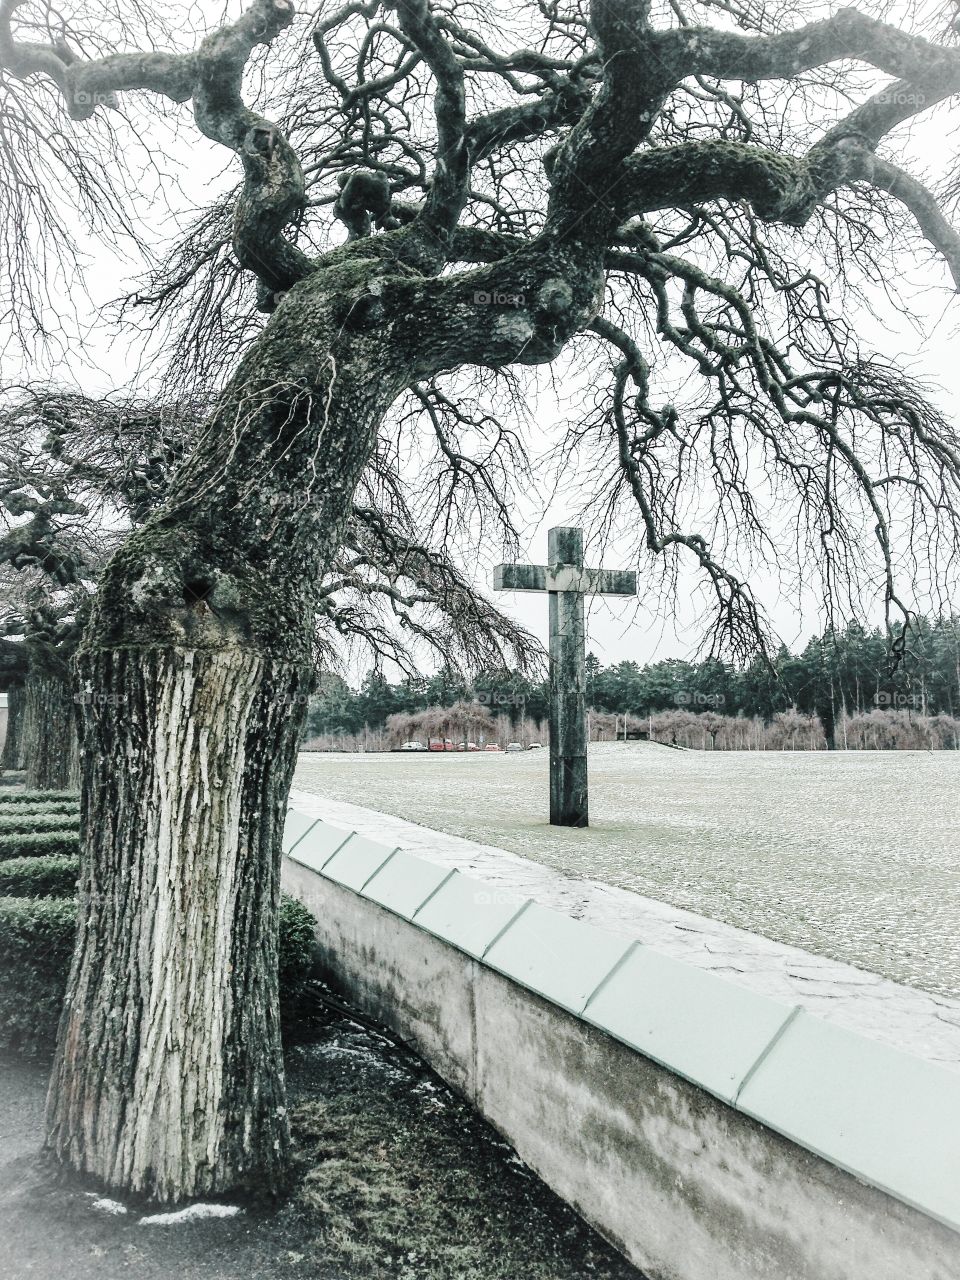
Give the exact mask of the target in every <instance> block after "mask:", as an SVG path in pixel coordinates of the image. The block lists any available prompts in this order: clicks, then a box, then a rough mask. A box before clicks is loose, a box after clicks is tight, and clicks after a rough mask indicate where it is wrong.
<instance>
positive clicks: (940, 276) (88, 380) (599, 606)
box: [0, 112, 960, 662]
mask: <svg viewBox="0 0 960 1280" xmlns="http://www.w3.org/2000/svg"><path fill="white" fill-rule="evenodd" d="M956 118H960V117H958V116H957V113H956V112H955V113H953V116H952V117H948V116H946V115H945V114H943V113H941V114H940V115H938V116H937V118H936V119H935V121H933V122H931V123H930V124H922V125H919V126H917V127H916V128H915V130H914V138H913V142H912V146H911V153H912V154H913V155H914V156H916V157H918V158H919V159H920V161H921V163H922V164H923V166H924V167H925V168H927V169H928V171H929V173H930V175H931V176H936V175H937V173H938V170H939V169H940V167H941V166H942V164H943V163H944V161H945V156H946V154H947V153H948V150H950V149H952V148H953V147H954V145H955V144H957V145H960V144H958V143H957V140H956V139H955V138H953V139H949V141H948V129H949V127H950V126H951V124H952V122H953V120H954V119H956ZM77 127H80V128H82V127H83V126H82V125H81V126H77ZM174 160H175V162H176V163H177V164H178V165H179V166H180V169H181V178H182V185H183V187H184V188H185V189H186V191H187V192H188V193H189V194H190V195H191V196H192V197H194V198H195V199H198V200H199V201H200V202H202V201H203V197H204V194H205V192H206V191H208V190H211V189H219V188H220V186H221V185H222V183H223V180H224V179H223V176H222V175H223V170H224V165H225V163H227V164H229V161H228V160H227V161H225V157H224V154H223V153H222V152H221V151H219V150H217V149H215V148H213V147H212V145H211V144H208V143H206V142H205V141H204V140H203V139H202V138H200V137H199V136H193V135H191V136H190V139H189V144H187V143H184V144H182V145H181V146H179V147H178V148H177V150H176V153H175V155H174ZM164 194H165V195H166V196H167V197H169V205H171V206H173V207H176V205H177V204H178V203H180V200H181V197H180V196H179V195H178V194H176V193H175V192H173V191H167V192H165V193H164ZM160 208H161V204H158V209H160ZM168 219H169V215H168V214H163V215H162V216H160V217H159V218H158V230H159V228H160V227H164V226H165V227H167V228H169V225H170V224H169V220H168ZM87 243H88V249H89V253H90V255H91V261H92V264H93V269H92V270H91V271H90V273H89V280H90V287H91V290H92V293H93V296H92V298H91V308H90V314H89V318H88V323H86V324H85V325H84V326H83V332H84V340H83V341H82V342H81V343H80V344H72V345H71V346H70V348H69V351H68V352H67V355H66V358H65V360H64V361H63V362H62V363H59V362H58V364H57V366H56V367H55V368H51V367H50V366H49V365H48V364H46V363H45V362H44V361H42V360H40V359H39V358H38V359H37V360H36V361H34V362H31V363H30V364H28V365H27V366H24V365H23V364H22V363H20V362H19V360H17V359H16V358H15V357H14V356H12V355H11V353H10V352H9V351H8V352H7V355H6V358H5V359H4V360H3V361H2V363H0V368H2V370H3V375H4V379H5V380H7V379H10V378H18V377H38V376H43V375H48V374H51V373H52V374H53V375H54V376H55V377H56V378H57V379H58V380H59V381H64V382H69V383H72V384H74V385H76V386H77V387H79V388H81V389H83V390H85V391H88V392H91V393H101V392H103V391H105V390H108V389H110V388H112V387H117V386H124V385H129V384H130V383H131V381H132V380H134V379H135V377H136V367H137V354H136V350H137V349H136V347H135V346H134V345H132V344H131V343H130V342H129V340H128V338H127V336H126V335H125V334H124V333H123V332H122V331H119V330H118V329H117V328H116V327H115V325H114V324H113V323H112V321H111V320H110V318H109V316H110V312H109V308H108V304H110V303H111V302H112V301H113V300H114V299H115V298H117V297H118V296H120V295H122V294H123V293H124V292H126V290H127V289H128V288H129V287H130V286H131V285H132V283H133V281H134V279H135V276H136V271H137V265H138V264H136V263H131V262H129V261H125V260H124V259H123V258H122V257H121V256H120V255H119V254H117V253H115V252H113V251H111V250H109V249H107V248H104V247H103V246H99V245H97V244H96V243H95V242H93V241H88V242H87ZM911 271H912V275H911V278H910V280H909V281H908V282H905V283H904V282H901V284H902V287H903V288H904V289H905V291H906V293H907V296H908V297H909V298H910V299H911V300H912V305H911V307H910V308H909V309H908V312H907V313H905V314H902V315H898V314H896V313H895V312H891V310H890V307H889V304H888V303H887V302H886V301H885V300H880V301H879V302H878V310H879V311H880V313H881V314H882V315H883V316H884V317H885V321H886V328H885V329H882V328H881V327H880V325H879V324H878V323H877V322H875V321H874V320H872V319H871V318H870V317H869V316H867V315H863V316H857V317H855V319H856V321H857V325H858V328H859V331H860V333H861V335H862V337H863V339H864V341H865V342H866V344H867V345H869V346H872V347H874V348H875V349H876V350H877V351H879V352H882V353H883V354H884V355H886V356H888V357H890V358H894V359H898V360H900V361H901V362H903V363H904V364H906V366H907V367H908V368H910V369H911V371H912V372H914V373H915V374H916V375H918V376H920V377H922V378H923V379H925V380H927V381H930V382H934V383H936V384H938V385H939V387H940V388H941V390H940V393H939V395H938V399H939V401H940V404H941V407H942V408H943V409H944V410H946V411H947V412H948V413H950V412H953V411H955V407H956V406H958V405H960V356H958V350H960V348H958V345H957V338H956V323H957V317H958V315H960V312H958V309H957V308H958V306H960V302H958V301H951V299H950V295H949V290H948V289H947V287H946V277H945V274H944V273H942V272H939V271H938V270H937V269H936V268H935V267H933V268H931V269H930V270H929V271H927V272H922V271H920V270H918V269H917V267H916V264H911ZM878 298H879V289H878ZM531 410H532V414H533V417H534V419H535V420H536V422H537V423H538V424H540V425H541V426H542V428H543V431H544V435H545V436H548V435H550V434H551V427H552V426H553V424H555V423H556V422H557V421H558V418H559V415H560V408H559V406H558V404H557V401H556V398H555V396H554V395H553V394H552V392H551V390H550V382H549V379H547V378H544V379H542V381H541V392H540V393H539V395H538V397H537V399H536V400H535V401H534V403H532V404H531ZM574 501H575V496H570V497H568V498H564V497H563V496H560V497H558V498H556V499H554V501H553V502H552V503H551V504H550V505H549V506H548V507H547V509H546V510H543V511H541V510H540V509H539V506H540V504H539V502H538V501H537V500H535V499H532V498H528V499H527V507H528V509H524V510H522V512H521V524H523V525H524V526H525V527H526V528H527V529H528V536H527V537H526V539H525V543H526V545H525V547H524V551H523V554H522V558H524V559H527V560H529V561H532V562H537V563H543V562H544V561H545V558H546V531H547V529H548V528H549V527H550V526H551V525H553V524H565V523H569V522H570V518H571V512H572V509H573V506H572V504H573V502H574ZM587 532H588V534H589V530H588V531H587ZM497 558H498V557H497V555H496V550H495V549H493V548H487V549H485V550H484V552H483V553H482V562H481V563H480V564H479V565H478V566H477V575H478V579H479V580H481V581H482V580H486V581H487V582H488V583H489V573H490V570H491V568H492V564H493V562H494V561H495V560H496V559H497ZM604 565H605V567H609V568H615V567H632V566H631V565H630V560H629V556H628V554H627V551H626V548H625V549H624V554H623V555H618V549H617V546H616V545H613V546H609V547H608V548H607V550H606V553H605V556H604ZM764 590H765V591H766V594H764ZM760 593H761V597H762V599H763V603H764V604H766V605H767V607H768V608H769V610H770V613H771V615H772V618H773V620H774V623H775V625H776V627H777V628H778V630H779V632H780V633H781V635H782V638H783V639H785V640H786V641H787V642H788V643H791V644H796V643H798V642H802V641H803V640H804V639H806V638H807V637H808V636H809V635H810V634H811V633H812V632H813V631H814V630H816V629H817V628H818V626H819V622H820V619H819V614H818V609H817V604H816V601H815V599H813V598H812V597H809V596H808V597H805V596H804V595H803V594H802V593H800V594H798V593H796V592H791V594H790V596H789V598H783V597H780V596H779V595H778V593H777V588H776V585H775V584H774V583H773V582H770V583H768V584H766V587H764V584H763V583H761V584H760ZM503 604H504V607H505V608H507V609H508V610H509V611H510V612H512V613H514V614H515V615H516V616H517V617H518V618H519V619H521V620H522V621H523V622H524V623H525V625H527V626H528V627H529V628H530V630H532V631H533V632H534V633H535V634H537V635H538V636H539V637H540V638H541V639H542V640H544V641H545V640H546V615H547V601H546V599H545V598H544V597H540V596H525V595H514V596H510V597H507V598H505V599H504V601H503ZM696 612H697V611H696V609H695V607H694V606H693V605H692V604H691V603H690V602H689V601H688V600H686V599H685V598H683V596H681V599H680V600H679V601H678V604H677V619H676V620H675V621H673V620H671V619H662V618H657V617H656V616H654V615H653V614H652V613H651V611H650V610H649V609H648V608H646V607H645V605H644V598H643V596H641V599H640V601H638V603H637V605H633V604H631V603H630V602H626V601H621V600H617V601H615V602H614V603H613V604H612V605H609V604H606V603H599V602H595V603H594V604H593V605H592V606H591V611H590V624H589V628H590V647H591V648H592V649H593V650H594V651H595V652H596V653H597V654H598V656H599V657H600V658H601V660H602V661H604V662H612V661H619V660H620V659H623V658H632V659H635V660H638V661H647V660H649V659H651V658H654V657H670V656H684V655H687V654H690V653H691V652H692V650H693V649H694V647H695V645H696V641H697V636H696V634H695V630H694V627H693V623H694V621H695V615H696ZM878 621H879V614H878Z"/></svg>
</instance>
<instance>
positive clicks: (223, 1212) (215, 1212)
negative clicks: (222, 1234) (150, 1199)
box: [139, 1204, 243, 1227]
mask: <svg viewBox="0 0 960 1280" xmlns="http://www.w3.org/2000/svg"><path fill="white" fill-rule="evenodd" d="M242 1212H243V1210H242V1209H241V1208H240V1206H239V1205H236V1204H191V1205H188V1206H187V1207H186V1209H177V1210H176V1211H175V1212H173V1213H151V1214H147V1216H146V1217H144V1218H141V1219H140V1223H139V1225H140V1226H141V1227H173V1226H177V1225H178V1224H179V1223H181V1222H196V1221H198V1220H199V1219H201V1218H235V1217H236V1216H237V1214H238V1213H242Z"/></svg>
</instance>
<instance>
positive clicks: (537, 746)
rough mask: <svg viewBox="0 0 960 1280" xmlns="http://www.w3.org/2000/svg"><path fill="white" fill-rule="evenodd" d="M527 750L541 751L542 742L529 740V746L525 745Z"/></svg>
mask: <svg viewBox="0 0 960 1280" xmlns="http://www.w3.org/2000/svg"><path fill="white" fill-rule="evenodd" d="M527 750H528V751H542V750H543V743H542V742H531V743H530V745H529V747H527Z"/></svg>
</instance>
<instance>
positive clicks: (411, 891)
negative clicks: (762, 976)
mask: <svg viewBox="0 0 960 1280" xmlns="http://www.w3.org/2000/svg"><path fill="white" fill-rule="evenodd" d="M285 843H286V846H287V848H288V851H289V856H288V858H287V859H286V860H285V863H284V886H285V888H286V889H287V890H288V892H292V893H294V894H295V895H296V896H297V897H299V898H301V899H302V900H303V901H304V902H305V904H306V905H307V906H308V907H309V908H310V910H311V911H312V912H313V914H314V916H315V918H316V919H317V944H318V959H319V963H320V966H321V969H322V972H323V973H324V975H325V977H326V978H327V979H328V981H330V982H331V983H332V984H333V985H335V986H336V987H337V988H339V989H340V990H342V991H343V992H344V993H345V994H346V995H347V996H348V997H349V998H350V999H351V1000H352V1001H354V1002H355V1003H356V1004H357V1005H358V1006H359V1007H361V1008H362V1009H364V1010H365V1011H366V1012H368V1013H369V1014H371V1015H372V1016H374V1017H376V1018H377V1019H379V1020H380V1021H382V1022H384V1023H385V1024H387V1025H388V1026H390V1027H392V1028H393V1029H394V1030H395V1031H397V1032H398V1034H399V1035H401V1036H402V1037H403V1038H404V1039H405V1040H407V1041H408V1042H409V1043H410V1044H411V1045H413V1046H415V1047H416V1049H417V1050H418V1052H419V1053H420V1054H421V1055H422V1056H423V1057H424V1058H425V1059H426V1060H427V1061H428V1062H430V1063H431V1065H432V1066H433V1067H434V1068H435V1069H436V1070H437V1071H438V1073H439V1074H440V1075H442V1076H443V1077H444V1078H445V1079H446V1080H447V1081H448V1082H449V1083H450V1084H451V1085H453V1086H454V1087H455V1088H456V1089H458V1090H460V1091H461V1092H462V1093H463V1094H465V1095H466V1096H467V1097H469V1098H470V1099H471V1100H472V1101H473V1102H474V1103H475V1105H476V1106H477V1108H478V1109H479V1110H480V1111H481V1112H482V1113H483V1114H484V1115H485V1116H486V1117H487V1118H488V1119H489V1120H490V1121H491V1122H492V1123H493V1124H494V1125H495V1126H496V1127H497V1128H498V1129H499V1130H500V1132H501V1133H503V1135H504V1136H505V1137H506V1138H507V1139H508V1140H509V1141H510V1142H511V1143H512V1144H513V1145H514V1146H515V1147H516V1149H517V1151H518V1153H519V1154H520V1156H521V1157H522V1158H523V1159H524V1160H525V1161H526V1162H527V1163H528V1164H529V1165H530V1166H531V1167H532V1168H533V1169H535V1170H536V1171H537V1173H538V1174H539V1175H540V1176H541V1177H542V1178H543V1179H544V1181H545V1182H547V1183H548V1184H549V1185H550V1186H551V1187H553V1188H554V1190H555V1191H557V1192H558V1194H560V1195H561V1196H563V1197H564V1199H566V1200H568V1201H569V1202H570V1203H571V1204H573V1205H574V1206H575V1207H576V1208H577V1209H578V1211H579V1212H580V1213H581V1214H582V1215H583V1216H584V1217H585V1218H586V1219H588V1220H589V1221H590V1222H592V1223H593V1224H595V1225H596V1226H597V1227H598V1228H599V1229H600V1231H601V1232H603V1234H604V1235H606V1236H607V1237H608V1238H609V1239H610V1240H611V1241H613V1242H614V1243H615V1244H616V1245H617V1246H618V1247H619V1248H620V1249H622V1250H623V1252H624V1253H625V1254H626V1255H627V1256H628V1257H630V1258H631V1259H632V1260H633V1261H634V1262H635V1263H636V1264H637V1266H638V1267H640V1268H641V1269H642V1270H643V1271H644V1272H645V1273H646V1274H647V1275H648V1276H649V1277H650V1280H661V1278H662V1280H666V1278H667V1277H669V1278H670V1280H752V1278H753V1277H764V1278H765V1280H772V1278H773V1277H776V1280H807V1278H808V1277H809V1280H859V1278H860V1277H863V1278H864V1280H867V1278H869V1280H907V1278H909V1280H956V1278H957V1277H958V1276H960V1154H958V1152H960V1143H958V1141H957V1133H958V1131H960V1130H958V1125H960V1075H957V1074H956V1073H953V1072H949V1071H946V1070H943V1069H941V1068H938V1067H936V1066H934V1065H932V1064H930V1063H926V1062H923V1061H921V1060H919V1059H916V1058H913V1057H911V1056H910V1055H907V1054H901V1053H898V1052H897V1051H896V1050H893V1049H889V1048H886V1047H885V1046H882V1045H879V1044H876V1043H875V1042H873V1041H870V1040H867V1039H866V1038H865V1037H861V1036H856V1035H854V1034H853V1033H851V1032H848V1031H844V1030H841V1029H839V1028H836V1027H832V1026H830V1025H829V1024H826V1023H824V1022H822V1021H820V1020H819V1019H817V1018H815V1017H812V1016H811V1015H810V1014H807V1013H799V1012H798V1011H796V1010H794V1009H791V1008H790V1007H789V1006H785V1005H781V1004H779V1003H778V1002H776V1001H773V1000H767V999H765V998H764V997H761V996H758V995H754V994H753V993H751V992H746V991H744V990H742V989H741V988H738V987H736V986H734V985H733V984H731V983H728V982H724V981H723V980H722V979H720V978H717V977H715V976H713V975H711V974H707V973H703V972H702V971H696V970H694V969H693V968H692V966H688V965H684V964H683V963H682V962H680V961H676V960H671V959H669V958H667V957H664V956H661V955H659V954H658V953H655V952H652V951H651V949H650V948H647V947H638V946H637V945H636V944H633V945H631V944H629V943H628V942H625V941H624V940H623V939H622V938H616V937H613V936H612V935H609V934H605V933H604V931H603V930H599V929H595V928H592V927H589V926H586V925H583V924H580V923H578V922H577V921H573V920H570V919H568V918H566V917H563V916H560V915H558V914H557V913H554V912H550V911H547V910H546V909H545V908H542V907H539V906H536V905H535V904H529V903H518V902H516V901H511V900H510V899H509V897H507V896H504V895H502V894H497V893H496V892H495V891H491V890H490V889H489V887H488V886H485V885H484V884H483V883H482V882H480V881H476V880H471V879H470V878H469V877H467V876H463V875H461V874H460V873H459V872H456V873H450V872H448V871H446V870H445V869H444V868H442V867H439V866H436V865H434V864H432V863H427V862H424V861H423V860H422V859H417V858H414V857H411V856H410V855H408V854H405V853H401V852H398V851H394V850H391V849H389V848H387V847H385V846H382V845H378V844H377V843H376V842H374V841H371V840H369V839H365V838H361V837H357V836H353V835H351V833H349V832H347V831H343V830H340V829H338V828H334V827H332V826H330V825H327V824H323V823H316V822H315V821H314V820H313V819H310V818H305V817H304V816H303V815H300V814H296V813H293V812H291V814H290V817H289V820H288V826H287V836H286V840H285Z"/></svg>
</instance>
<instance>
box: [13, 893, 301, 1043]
mask: <svg viewBox="0 0 960 1280" xmlns="http://www.w3.org/2000/svg"><path fill="white" fill-rule="evenodd" d="M76 927H77V903H76V900H75V899H74V898H73V897H69V898H14V897H0V1049H14V1050H16V1051H17V1052H19V1053H22V1054H24V1055H27V1056H36V1055H38V1054H45V1053H48V1052H49V1051H50V1050H51V1049H52V1048H53V1047H54V1045H55V1043H56V1038H57V1023H58V1022H59V1019H60V1010H61V1008H62V1006H63V992H64V988H65V986H66V982H67V975H68V974H69V972H70V959H71V956H72V955H73V940H74V935H75V933H76ZM279 952H280V964H279V970H280V1011H281V1014H282V1015H286V1013H287V1012H289V1011H290V1010H291V1009H292V1008H293V1007H294V1006H295V1005H296V1001H297V999H298V997H299V995H300V993H301V991H302V989H303V986H304V984H305V982H306V980H307V978H308V977H309V975H310V968H311V963H312V959H313V918H312V917H311V916H310V913H309V912H308V911H307V910H306V908H305V907H303V906H302V905H301V904H300V903H299V902H295V901H294V900H293V899H292V898H288V897H287V896H286V895H284V896H283V898H282V899H281V903H280V938H279Z"/></svg>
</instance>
